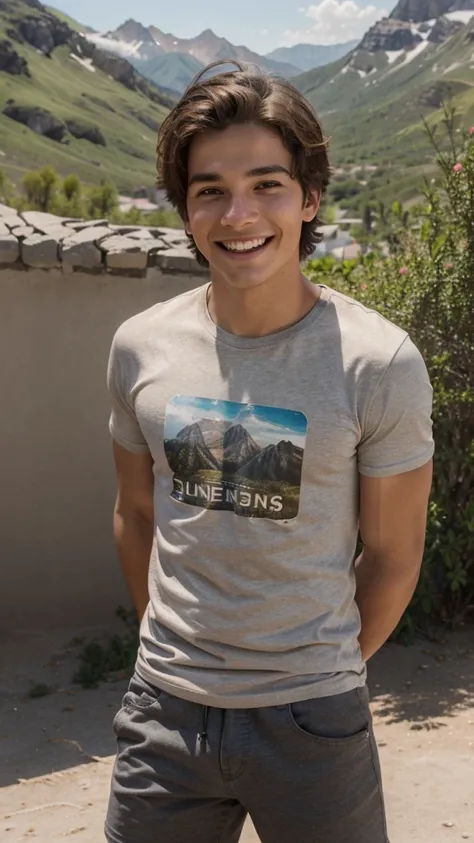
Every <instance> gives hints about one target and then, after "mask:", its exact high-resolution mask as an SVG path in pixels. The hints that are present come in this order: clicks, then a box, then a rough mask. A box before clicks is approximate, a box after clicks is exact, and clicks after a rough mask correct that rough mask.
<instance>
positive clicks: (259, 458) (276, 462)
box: [237, 442, 303, 486]
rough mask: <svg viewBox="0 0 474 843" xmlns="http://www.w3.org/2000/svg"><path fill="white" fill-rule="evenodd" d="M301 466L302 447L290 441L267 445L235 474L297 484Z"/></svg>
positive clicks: (255, 478)
mask: <svg viewBox="0 0 474 843" xmlns="http://www.w3.org/2000/svg"><path fill="white" fill-rule="evenodd" d="M302 466H303V449H302V448H298V447H296V445H293V443H292V442H279V443H278V445H267V447H266V448H263V450H261V451H260V453H259V454H257V455H256V456H255V457H254V458H253V459H252V460H251V461H250V462H248V463H247V464H246V465H244V466H243V468H241V469H240V471H239V472H238V474H237V476H239V477H248V478H249V480H261V481H265V482H268V481H270V482H273V481H279V482H280V483H288V484H289V485H290V486H299V484H300V482H301V470H302Z"/></svg>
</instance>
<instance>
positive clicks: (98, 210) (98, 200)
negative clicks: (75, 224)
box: [88, 179, 118, 219]
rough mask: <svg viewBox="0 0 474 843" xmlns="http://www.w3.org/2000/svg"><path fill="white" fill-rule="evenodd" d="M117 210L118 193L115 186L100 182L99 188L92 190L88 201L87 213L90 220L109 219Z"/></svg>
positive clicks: (105, 181) (107, 182)
mask: <svg viewBox="0 0 474 843" xmlns="http://www.w3.org/2000/svg"><path fill="white" fill-rule="evenodd" d="M117 208H118V193H117V188H116V187H115V185H114V184H113V183H112V182H110V181H107V180H106V179H104V180H102V181H101V183H100V186H99V187H94V188H92V190H91V192H90V194H89V200H88V212H89V216H90V217H91V219H102V217H104V218H108V217H110V216H111V215H112V214H113V213H114V211H116V210H117Z"/></svg>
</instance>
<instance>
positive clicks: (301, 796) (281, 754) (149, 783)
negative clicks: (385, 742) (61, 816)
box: [106, 675, 388, 843]
mask: <svg viewBox="0 0 474 843" xmlns="http://www.w3.org/2000/svg"><path fill="white" fill-rule="evenodd" d="M114 728H115V732H116V735H117V741H118V753H117V759H116V762H115V768H114V773H113V780H112V791H111V796H110V803H109V810H108V815H107V821H106V836H107V839H108V840H109V843H237V841H238V840H239V838H240V835H241V831H242V827H243V824H244V822H245V818H246V816H247V814H250V816H251V818H252V820H253V822H254V825H255V828H256V830H257V833H258V835H259V837H260V839H261V841H262V843H387V841H388V838H387V830H386V822H385V812H384V805H383V796H382V786H381V777H380V766H379V760H378V753H377V746H376V743H375V740H374V736H373V731H372V721H371V715H370V710H369V705H368V691H367V689H366V688H356V689H354V690H353V691H348V692H347V693H345V694H340V695H338V696H333V697H323V698H318V699H310V700H306V701H304V702H298V703H292V704H291V705H280V706H273V707H267V708H251V709H219V708H206V707H204V706H201V705H197V704H195V703H190V702H186V701H185V700H182V699H179V698H178V697H174V696H171V695H170V694H167V693H165V692H164V691H160V690H158V689H157V688H154V687H153V686H151V685H149V684H148V683H147V682H145V681H144V680H143V679H141V678H140V677H139V676H137V675H135V676H134V678H133V679H132V680H131V683H130V687H129V690H128V692H127V693H126V694H125V697H124V700H123V705H122V708H121V709H120V711H119V712H118V714H117V716H116V718H115V720H114Z"/></svg>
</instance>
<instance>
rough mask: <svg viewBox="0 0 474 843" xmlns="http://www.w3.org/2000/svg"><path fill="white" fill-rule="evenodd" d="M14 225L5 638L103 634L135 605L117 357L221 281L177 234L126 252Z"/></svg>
mask: <svg viewBox="0 0 474 843" xmlns="http://www.w3.org/2000/svg"><path fill="white" fill-rule="evenodd" d="M13 216H14V214H10V218H9V219H7V221H6V223H5V222H4V223H3V224H4V225H5V228H7V227H8V233H7V234H5V233H4V234H0V261H5V262H4V263H3V264H2V265H0V360H1V374H2V377H1V384H2V400H1V406H2V411H1V413H0V461H1V462H0V464H1V483H0V630H1V629H3V630H4V631H11V630H14V629H30V630H31V629H38V630H41V629H47V628H53V627H60V626H68V627H71V626H82V625H90V624H91V625H94V624H99V625H101V624H102V625H103V624H107V623H108V621H109V620H112V619H113V615H114V610H115V608H116V606H117V605H118V604H119V603H120V602H124V601H126V600H127V592H126V590H125V587H124V584H123V581H122V577H121V574H120V570H119V565H118V562H117V560H116V555H115V549H114V546H113V539H112V520H111V519H112V508H113V501H114V496H115V477H114V469H113V461H112V453H111V442H110V437H109V433H108V426H107V425H108V415H109V402H108V395H107V390H106V382H105V379H106V366H107V359H108V354H109V350H110V343H111V340H112V337H113V334H114V332H115V330H116V329H117V327H118V326H119V325H120V324H121V322H123V321H124V320H125V319H127V318H128V317H129V316H131V315H133V314H135V313H138V312H139V311H141V310H145V309H146V308H147V307H150V306H151V305H153V304H154V303H156V302H158V301H164V300H166V299H169V298H171V297H172V296H174V295H179V294H180V293H182V292H185V291H187V290H190V289H192V288H195V287H197V286H200V285H201V284H203V283H205V282H206V280H207V276H206V274H204V273H203V272H202V271H201V270H200V269H199V267H198V266H197V264H196V263H195V261H194V259H193V258H192V256H191V255H190V254H189V253H187V254H184V252H185V249H184V248H183V246H182V243H181V244H178V248H177V249H175V248H174V244H173V243H172V242H171V238H173V237H175V236H176V232H174V233H172V232H166V231H165V232H164V233H163V230H160V233H159V234H158V232H157V231H155V230H151V231H148V234H146V233H145V232H144V230H143V229H142V230H140V235H141V236H140V237H137V239H135V238H134V237H133V236H132V235H133V234H134V233H135V232H136V231H137V229H134V231H132V230H130V231H129V232H127V235H126V238H125V239H126V242H125V243H123V241H122V244H120V243H119V242H118V241H117V240H114V239H113V238H116V237H117V236H121V237H122V235H117V234H116V233H112V234H110V231H109V229H110V226H108V224H105V223H104V224H102V225H99V224H97V226H96V225H94V226H90V225H87V226H85V227H83V224H80V223H77V222H76V223H75V225H76V228H72V225H71V222H67V221H64V220H63V221H56V222H54V218H53V220H51V218H50V219H49V220H46V217H45V215H43V216H42V218H41V219H39V215H35V216H32V215H30V214H23V215H22V223H23V225H19V224H16V223H17V220H16V218H15V220H13ZM4 219H5V217H4ZM14 223H15V224H14ZM30 223H31V225H30ZM33 223H34V225H33ZM46 223H48V225H46ZM0 225H1V221H0ZM54 225H56V226H58V229H57V231H53V226H54ZM25 227H28V228H30V227H33V228H34V229H35V232H36V234H33V235H32V234H31V233H30V232H29V231H27V232H25V231H18V229H19V228H25ZM39 227H40V228H43V229H45V228H49V231H48V232H44V231H43V232H42V231H40V230H39ZM59 227H61V230H60V229H59ZM63 227H64V228H67V229H68V230H69V229H72V232H73V233H72V234H71V233H68V234H67V236H63V235H64V232H63ZM92 231H93V232H94V234H92ZM98 231H99V234H97V232H98ZM142 232H143V234H142ZM81 235H82V237H81ZM43 238H45V239H43ZM152 238H153V240H152ZM162 238H163V242H165V243H166V241H165V238H169V240H168V243H167V246H166V248H164V247H163V246H162V244H161V243H159V242H158V241H159V240H161V239H162ZM107 241H109V243H108V246H107V245H106V244H107ZM130 241H131V242H130ZM54 244H56V245H54ZM132 244H133V245H132ZM41 249H43V251H41ZM8 250H10V251H8ZM30 250H31V251H30ZM174 252H179V255H177V254H173V253H174ZM166 253H168V257H167V258H166V259H165V255H166ZM170 253H171V255H170ZM7 255H8V257H9V261H8V263H7V262H6V260H5V259H6V257H7ZM48 256H49V257H48ZM143 256H145V257H146V261H147V263H146V266H145V267H144V266H143ZM47 258H48V260H50V264H49V265H50V268H49V269H46V268H38V264H40V266H41V264H43V265H44V263H45V261H46V259H47ZM99 258H100V263H99ZM178 259H179V260H183V261H185V263H182V264H180V263H179V260H178ZM121 260H123V263H122V265H121V266H119V264H120V261H121ZM160 261H161V265H160ZM140 262H141V263H140ZM127 267H128V269H127Z"/></svg>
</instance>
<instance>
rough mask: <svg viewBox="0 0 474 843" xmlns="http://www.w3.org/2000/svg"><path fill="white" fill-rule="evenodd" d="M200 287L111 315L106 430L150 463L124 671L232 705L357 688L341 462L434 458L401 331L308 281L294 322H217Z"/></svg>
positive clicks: (351, 504) (358, 663)
mask: <svg viewBox="0 0 474 843" xmlns="http://www.w3.org/2000/svg"><path fill="white" fill-rule="evenodd" d="M206 290H207V285H206V286H204V287H201V288H199V289H197V290H193V291H192V292H189V293H185V294H184V295H181V296H178V297H177V298H174V299H172V300H171V301H167V302H164V303H160V304H157V305H155V306H154V307H152V308H150V309H149V310H147V311H145V312H144V313H140V314H138V315H137V316H134V317H132V318H131V319H129V320H128V321H127V322H125V323H124V324H123V325H122V326H121V327H120V328H119V330H118V331H117V333H116V335H115V338H114V341H113V345H112V351H111V356H110V362H109V372H108V384H109V389H110V394H111V398H112V405H113V406H112V416H111V421H110V430H111V433H112V436H113V437H114V439H115V440H116V441H117V442H118V443H119V444H120V445H122V446H123V447H124V448H126V449H128V450H130V451H132V452H136V453H141V452H147V451H150V452H151V455H152V458H153V461H154V479H155V498H154V500H155V527H156V552H155V553H154V554H153V556H152V560H151V565H150V575H149V590H150V604H149V607H148V610H147V613H146V615H145V618H144V621H143V624H142V627H141V645H140V650H139V655H138V661H137V671H138V672H139V674H140V675H141V676H142V677H143V678H144V679H145V680H147V681H149V682H151V683H152V684H154V685H156V686H158V687H161V688H162V689H163V690H165V691H167V692H169V693H171V694H175V695H176V696H178V697H183V698H185V699H187V700H191V701H194V702H198V703H203V704H206V705H210V706H217V707H222V708H225V707H234V708H239V707H242V708H246V707H253V706H267V705H279V704H285V703H288V702H296V701H298V700H302V699H306V698H309V697H312V696H316V697H317V696H327V695H331V694H336V693H342V692H344V691H348V690H350V689H351V688H353V687H355V686H358V685H362V684H364V683H365V680H366V670H365V665H364V663H363V660H362V658H361V653H360V648H359V645H358V640H357V639H358V635H359V632H360V616H359V612H358V609H357V606H356V603H355V601H354V594H355V575H354V555H355V550H356V543H357V536H358V485H359V481H358V472H361V473H362V474H366V475H369V476H372V477H387V476H390V475H394V474H398V473H402V472H406V471H410V470H412V469H415V468H418V467H420V466H422V465H423V464H425V463H426V462H428V461H429V460H430V458H431V457H432V455H433V450H434V446H433V439H432V424H431V405H432V389H431V386H430V383H429V378H428V374H427V371H426V367H425V364H424V362H423V360H422V358H421V355H420V353H419V352H418V350H417V349H416V348H415V346H414V345H413V343H412V342H411V340H410V339H409V337H408V336H407V334H406V333H405V332H404V331H402V330H400V329H399V328H397V327H395V326H394V325H392V324H391V323H390V322H388V321H387V320H386V319H384V318H383V317H382V316H380V315H379V314H378V313H376V312H374V311H372V310H368V309H367V308H366V307H364V306H363V305H362V304H360V303H357V302H356V301H354V300H352V299H350V298H347V297H345V296H343V295H341V294H339V293H336V292H334V291H333V290H331V289H329V288H327V287H323V288H322V291H321V298H320V300H319V302H318V303H317V304H316V306H315V307H314V308H313V310H312V311H311V312H310V313H309V314H308V315H307V316H306V317H305V318H304V319H302V320H301V321H300V322H299V323H298V324H296V325H293V326H292V327H290V328H288V329H285V330H283V331H280V332H278V333H276V334H272V335H270V336H265V337H259V338H244V337H237V336H234V335H233V334H229V333H227V332H226V331H224V330H222V329H220V328H217V327H216V326H215V324H214V323H213V322H212V320H211V318H210V316H209V313H208V310H207V306H206Z"/></svg>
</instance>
